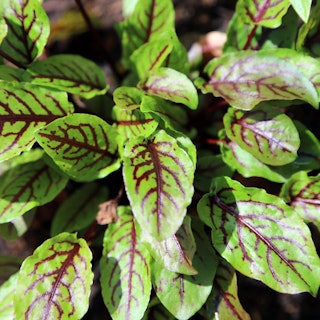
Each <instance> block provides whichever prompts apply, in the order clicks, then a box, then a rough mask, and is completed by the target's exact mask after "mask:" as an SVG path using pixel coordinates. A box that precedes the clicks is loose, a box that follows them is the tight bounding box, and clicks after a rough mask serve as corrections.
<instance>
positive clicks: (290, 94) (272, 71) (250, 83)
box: [196, 51, 318, 110]
mask: <svg viewBox="0 0 320 320" xmlns="http://www.w3.org/2000/svg"><path fill="white" fill-rule="evenodd" d="M205 73H206V74H207V75H208V77H209V80H208V81H205V80H204V79H202V78H198V79H197V80H196V85H197V86H198V88H200V89H201V90H202V92H203V93H209V92H211V93H212V94H213V95H214V96H217V97H223V98H224V99H225V100H226V101H227V102H228V103H229V104H230V105H232V106H233V107H235V108H238V109H244V110H250V109H252V108H253V107H254V106H255V105H257V104H258V103H259V102H261V101H267V100H295V99H300V100H303V101H306V102H308V103H310V104H311V105H312V106H314V107H315V108H317V107H318V94H317V91H316V89H315V88H314V86H313V84H312V82H311V81H310V80H309V79H308V78H307V77H306V76H305V75H304V74H303V73H302V72H301V71H300V70H299V69H298V67H296V66H295V65H294V64H293V63H290V62H289V61H285V60H284V59H280V58H278V57H276V56H275V55H273V54H270V53H268V52H267V53H265V52H264V51H242V52H231V53H227V54H225V55H224V56H222V57H221V58H217V59H214V60H211V61H210V62H209V63H208V64H207V65H206V67H205Z"/></svg>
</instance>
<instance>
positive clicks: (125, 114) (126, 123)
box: [112, 106, 158, 142]
mask: <svg viewBox="0 0 320 320" xmlns="http://www.w3.org/2000/svg"><path fill="white" fill-rule="evenodd" d="M112 112H113V116H114V117H115V118H116V121H117V130H118V133H119V140H121V141H122V142H123V141H127V140H129V139H132V138H134V137H139V136H140V137H148V136H150V135H151V134H152V133H153V132H154V131H155V130H156V129H157V126H158V122H157V121H156V120H155V119H154V118H153V117H152V116H151V115H150V114H148V113H142V112H141V111H140V110H123V109H120V108H118V107H117V106H115V107H114V108H113V110H112Z"/></svg>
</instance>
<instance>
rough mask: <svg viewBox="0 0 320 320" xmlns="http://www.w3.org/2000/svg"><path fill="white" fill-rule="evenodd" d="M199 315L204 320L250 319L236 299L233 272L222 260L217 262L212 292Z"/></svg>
mask: <svg viewBox="0 0 320 320" xmlns="http://www.w3.org/2000/svg"><path fill="white" fill-rule="evenodd" d="M200 313H201V315H203V316H204V317H205V319H216V320H219V319H234V320H250V319H251V318H250V316H249V315H248V313H247V312H246V311H245V310H244V309H243V307H242V305H241V303H240V301H239V298H238V287H237V275H236V273H235V270H234V268H233V267H232V266H231V265H230V264H229V263H228V262H227V261H226V260H224V259H221V260H220V262H219V265H218V269H217V272H216V276H215V278H214V282H213V288H212V292H211V294H210V296H209V298H208V300H207V302H206V304H205V306H204V307H203V308H202V310H201V312H200Z"/></svg>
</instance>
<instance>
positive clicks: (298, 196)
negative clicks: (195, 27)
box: [0, 0, 320, 319]
mask: <svg viewBox="0 0 320 320" xmlns="http://www.w3.org/2000/svg"><path fill="white" fill-rule="evenodd" d="M78 3H79V1H78ZM0 6H1V13H2V15H1V16H2V18H1V20H0V41H1V44H0V54H1V56H2V57H3V58H5V60H4V62H3V63H2V64H1V65H0V79H1V81H0V131H1V135H0V145H1V150H0V159H1V167H0V169H1V170H0V171H1V176H0V223H1V225H0V232H1V236H2V237H4V238H6V239H14V238H17V237H21V236H23V233H24V232H25V231H26V230H27V229H28V226H29V225H30V223H31V220H32V218H33V216H34V210H35V208H37V207H39V206H43V205H45V204H47V203H49V202H50V201H52V200H53V199H55V198H56V197H57V196H58V195H59V194H61V192H64V196H65V199H64V202H63V203H62V204H61V205H60V207H59V208H57V211H56V215H55V216H54V217H53V220H52V225H51V234H52V238H49V239H47V240H46V241H45V242H44V243H43V244H42V245H40V246H39V247H38V248H37V249H36V250H35V251H34V253H33V254H32V255H31V256H29V257H28V258H26V259H25V260H24V262H23V263H22V265H21V267H20V270H19V271H18V272H16V271H17V265H19V264H20V262H21V261H20V260H19V259H18V260H15V261H14V263H13V261H12V258H11V257H4V256H3V257H1V259H0V268H2V269H3V268H5V267H6V266H9V265H10V264H13V265H14V268H13V269H12V270H11V273H14V274H13V275H12V276H11V277H10V278H9V279H8V280H7V281H6V282H5V283H4V284H3V285H2V287H1V288H0V297H2V298H1V299H0V317H1V318H2V319H81V318H82V317H83V316H84V315H85V313H86V312H87V310H88V308H89V295H90V287H91V285H92V282H93V275H94V274H93V271H92V270H93V268H94V269H95V270H96V269H97V265H98V264H99V263H98V262H97V261H98V260H100V264H99V265H100V274H101V277H100V281H101V292H102V296H103V300H104V303H105V305H106V307H107V309H108V311H109V313H110V315H111V317H112V318H113V319H142V318H143V319H170V318H177V319H188V318H190V317H192V316H193V315H195V314H198V316H199V317H200V316H201V317H203V318H204V319H227V318H230V319H231V318H232V319H249V318H250V316H249V315H248V314H247V313H246V311H244V309H243V308H242V306H241V304H240V301H239V299H238V293H237V291H238V290H237V278H236V277H237V272H240V273H242V274H243V275H245V276H247V277H250V278H253V279H256V280H259V281H261V282H263V283H264V284H265V285H267V286H269V287H270V288H272V289H274V290H276V291H278V292H282V293H290V294H295V293H300V292H309V293H310V294H311V295H313V296H316V295H317V292H318V289H319V282H320V261H319V257H318V255H317V252H316V249H315V245H314V242H313V239H312V236H311V232H310V230H309V227H310V226H311V224H313V226H315V227H317V228H319V227H320V218H319V207H320V198H319V195H320V179H319V177H320V175H319V173H318V172H319V169H320V161H319V160H320V145H319V140H318V139H317V137H316V130H318V128H317V127H316V125H315V124H314V122H312V120H313V119H312V118H313V117H314V116H315V115H316V114H317V110H316V109H318V106H319V93H320V89H319V88H320V77H319V70H320V62H319V58H318V56H319V54H318V51H319V50H318V46H317V44H316V43H315V42H314V41H312V40H313V38H314V35H315V34H317V32H318V31H319V14H318V13H319V6H320V2H319V1H317V3H316V4H315V5H314V6H312V5H311V1H303V2H302V1H294V0H291V1H289V0H285V1H251V0H239V1H238V2H237V6H236V10H235V13H234V16H233V18H232V20H231V21H230V24H229V28H228V30H227V42H226V43H225V45H224V48H223V54H222V56H221V57H216V58H214V59H212V60H211V61H209V62H208V63H207V64H206V66H205V67H204V69H203V71H202V67H203V63H204V62H203V63H202V64H201V63H200V64H199V65H192V66H191V65H190V63H189V61H188V54H187V51H186V49H185V48H184V46H183V45H182V44H181V42H180V41H179V39H178V36H177V34H176V31H175V16H174V8H173V5H172V2H171V1H170V0H139V1H137V3H136V5H135V6H131V7H130V8H131V10H130V9H129V6H128V7H125V9H126V19H125V20H124V21H123V22H121V23H119V24H118V25H117V30H118V34H119V37H120V39H121V44H122V58H121V61H119V63H121V65H122V67H123V68H125V70H126V74H125V76H123V77H122V79H121V80H119V83H118V84H117V88H116V89H115V90H114V91H113V92H111V91H110V90H109V93H110V94H112V97H113V101H114V103H112V104H110V103H108V99H107V96H106V93H107V91H108V89H109V85H108V84H107V83H106V81H105V75H104V74H103V72H102V70H101V69H100V68H99V66H97V65H96V64H95V63H94V62H92V61H89V60H87V59H85V58H83V57H80V56H75V55H67V54H63V55H56V56H49V57H47V58H45V57H43V56H42V54H43V51H44V48H45V46H46V43H47V39H48V35H49V28H50V25H49V19H48V18H47V15H46V13H45V11H44V9H43V7H42V6H41V1H39V0H19V1H18V0H5V1H2V2H1V4H0ZM301 21H302V22H301ZM288 39H289V40H288ZM7 62H10V64H9V63H7ZM120 78H121V77H120ZM207 93H209V94H207ZM204 94H207V95H204ZM76 96H77V97H78V98H77V99H76V98H75V97H76ZM98 96H102V98H104V100H103V103H104V104H105V108H104V109H101V108H95V107H94V106H95V105H96V104H98ZM79 98H81V99H82V102H83V105H84V106H82V109H80V108H78V106H77V105H76V103H77V102H76V101H79ZM89 99H90V100H89ZM75 107H76V108H75ZM75 110H81V112H78V111H77V112H76V111H75ZM318 133H319V132H318ZM111 178H112V179H111ZM246 178H253V179H254V180H252V179H250V180H249V179H246ZM252 181H254V182H253V184H252ZM249 182H251V185H249ZM121 185H123V187H121ZM68 186H69V187H68ZM70 186H72V188H73V191H70V190H72V188H71V187H70ZM118 186H119V189H116V190H115V188H118ZM265 189H266V190H267V191H266V190H265ZM112 194H118V196H117V197H115V198H113V197H112ZM306 223H308V225H307V224H306ZM107 225H108V226H107ZM314 230H315V229H314ZM102 233H103V236H102V237H101V236H100V235H101V234H102ZM99 248H100V249H101V248H103V249H102V250H100V251H99ZM92 250H94V251H95V252H97V250H98V252H100V254H95V255H94V258H93V260H92ZM92 264H93V266H92ZM6 274H10V271H7V273H6Z"/></svg>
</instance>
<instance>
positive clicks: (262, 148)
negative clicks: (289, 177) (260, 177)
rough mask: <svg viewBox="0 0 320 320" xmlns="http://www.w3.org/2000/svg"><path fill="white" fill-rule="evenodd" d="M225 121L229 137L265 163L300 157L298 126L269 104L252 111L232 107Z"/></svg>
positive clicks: (285, 161) (281, 161) (224, 118)
mask: <svg viewBox="0 0 320 320" xmlns="http://www.w3.org/2000/svg"><path fill="white" fill-rule="evenodd" d="M223 123H224V126H225V130H226V133H227V136H228V138H229V139H231V140H232V141H234V142H236V143H237V144H238V145H239V146H240V147H241V148H242V149H244V150H246V151H248V152H249V153H251V154H252V155H253V156H255V157H256V158H257V159H258V160H260V161H261V162H263V163H266V164H270V165H273V166H280V165H284V164H287V163H290V162H292V161H294V160H295V159H296V158H297V151H298V149H299V146H300V139H299V133H298V131H297V129H296V127H295V125H294V124H293V122H292V120H291V119H290V118H289V117H288V116H287V115H285V114H284V113H282V112H280V111H279V110H276V109H274V108H271V107H270V106H269V105H260V106H259V107H257V108H254V109H253V110H251V111H248V112H244V111H241V110H236V109H234V108H229V110H228V113H226V114H225V116H224V117H223Z"/></svg>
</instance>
